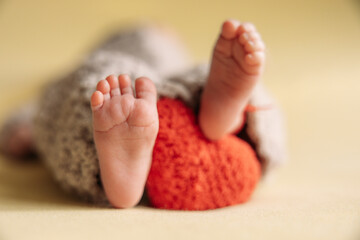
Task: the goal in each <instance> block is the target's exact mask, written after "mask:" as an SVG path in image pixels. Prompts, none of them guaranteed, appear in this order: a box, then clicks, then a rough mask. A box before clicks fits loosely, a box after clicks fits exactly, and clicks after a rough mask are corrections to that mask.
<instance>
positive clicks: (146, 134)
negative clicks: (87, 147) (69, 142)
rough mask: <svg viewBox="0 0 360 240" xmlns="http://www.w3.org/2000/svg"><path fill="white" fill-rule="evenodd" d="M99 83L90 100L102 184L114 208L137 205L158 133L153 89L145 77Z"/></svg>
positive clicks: (122, 77) (120, 78) (113, 78)
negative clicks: (132, 84) (133, 81)
mask: <svg viewBox="0 0 360 240" xmlns="http://www.w3.org/2000/svg"><path fill="white" fill-rule="evenodd" d="M135 92H136V95H135V96H134V91H133V89H132V87H131V80H130V78H129V76H127V75H120V76H119V77H118V79H117V78H116V77H115V76H113V75H111V76H108V77H107V78H106V80H101V81H100V82H99V83H98V85H97V91H95V92H94V93H93V95H92V97H91V108H92V111H93V129H94V140H95V145H96V150H97V154H98V158H99V163H100V172H101V179H102V184H103V186H104V189H105V193H106V195H107V197H108V200H109V201H110V203H111V204H112V205H113V206H114V207H119V208H126V207H132V206H134V205H136V204H137V203H138V202H139V201H140V199H141V196H142V194H143V191H144V186H145V182H146V179H147V175H148V172H149V169H150V165H151V159H152V150H153V146H154V143H155V139H156V136H157V133H158V130H159V118H158V113H157V108H156V100H157V99H156V88H155V85H154V84H153V83H152V81H151V80H150V79H148V78H145V77H141V78H138V79H136V82H135Z"/></svg>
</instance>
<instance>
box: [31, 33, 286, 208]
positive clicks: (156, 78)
mask: <svg viewBox="0 0 360 240" xmlns="http://www.w3.org/2000/svg"><path fill="white" fill-rule="evenodd" d="M184 49H185V48H184V47H183V46H182V45H180V43H179V42H178V41H176V40H175V38H173V37H172V36H171V35H169V34H166V33H165V32H163V31H161V30H159V29H158V28H155V27H152V26H141V27H138V28H135V29H131V30H127V31H123V32H121V33H120V34H116V35H114V37H112V38H110V39H109V40H108V41H107V42H105V43H104V44H102V45H101V46H100V47H99V48H97V49H95V50H94V51H93V52H92V53H91V54H90V55H89V56H88V57H87V58H86V59H85V60H84V62H83V63H82V64H81V66H80V67H78V68H77V69H75V70H74V71H73V72H72V73H70V74H69V75H67V76H65V77H63V78H61V79H58V80H57V81H54V82H52V83H50V84H49V85H48V86H46V88H45V89H44V91H43V95H42V97H41V98H40V100H39V102H38V106H37V109H38V110H37V112H36V113H35V117H34V132H35V139H36V147H37V150H38V152H39V153H40V154H41V156H42V158H43V159H44V162H45V163H46V165H47V166H48V168H49V169H50V170H51V171H52V173H53V175H54V177H55V179H56V180H57V181H58V182H59V184H60V185H61V186H62V187H63V188H64V189H65V190H66V191H68V192H72V193H76V194H77V195H79V196H80V197H82V198H83V199H86V200H89V201H92V202H95V203H99V204H100V203H105V204H107V203H108V202H107V199H106V196H105V193H104V190H103V188H102V184H101V179H100V170H99V163H98V159H97V155H96V150H95V145H94V140H93V132H92V131H93V130H92V114H91V108H90V103H89V99H90V96H91V94H92V93H93V91H94V90H95V88H96V84H97V82H98V81H99V80H101V79H104V78H105V77H106V76H108V75H110V74H124V73H125V74H129V75H130V77H131V78H132V79H133V80H134V79H135V78H136V77H140V76H147V77H149V78H150V79H151V80H153V82H154V83H155V85H156V87H157V91H158V95H159V97H161V96H165V97H168V98H175V99H180V100H181V101H183V102H184V103H185V104H186V105H187V106H189V107H191V108H192V109H193V110H194V111H195V112H196V110H197V109H198V106H199V100H200V95H201V92H202V88H203V86H204V84H205V81H206V78H207V73H208V71H207V69H208V66H207V65H199V66H194V67H190V68H189V65H190V63H189V57H188V55H187V54H186V52H185V50H184ZM184 69H187V70H184ZM250 104H251V105H253V106H255V107H257V106H259V107H261V106H269V105H271V108H270V109H265V110H261V109H260V110H258V111H249V112H247V117H246V119H247V122H246V124H245V128H244V129H243V132H244V133H245V135H246V139H245V140H247V141H249V143H250V145H251V146H253V148H254V150H255V152H256V154H257V157H258V159H259V160H260V163H261V166H262V173H263V174H264V173H266V172H268V171H270V170H271V169H272V168H273V167H274V166H277V165H278V164H279V163H281V162H282V161H283V160H284V159H285V146H284V131H283V123H282V116H281V112H280V110H279V109H278V107H277V105H276V103H275V102H274V100H273V99H272V98H271V97H270V96H269V95H268V93H267V92H266V91H265V89H264V88H263V86H262V85H261V83H259V84H258V86H257V87H256V89H255V91H254V93H253V95H252V97H251V99H250Z"/></svg>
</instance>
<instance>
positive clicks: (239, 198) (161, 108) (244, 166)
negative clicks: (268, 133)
mask: <svg viewBox="0 0 360 240" xmlns="http://www.w3.org/2000/svg"><path fill="white" fill-rule="evenodd" d="M158 112H159V120H160V130H159V134H158V137H157V139H156V143H155V147H154V151H153V161H152V166H151V170H150V173H149V176H148V180H147V185H146V186H147V193H148V197H149V200H150V202H151V204H152V205H153V206H154V207H157V208H165V209H176V210H179V209H181V210H208V209H215V208H221V207H226V206H231V205H235V204H239V203H242V202H245V201H247V200H248V199H249V198H250V196H251V194H252V192H253V191H254V188H255V186H256V183H257V182H258V180H259V179H260V176H261V167H260V163H259V161H258V160H257V158H256V154H255V152H254V150H253V149H252V148H251V147H250V146H249V144H247V143H246V142H245V141H243V140H241V139H239V138H237V137H235V136H232V135H228V136H226V137H224V138H223V139H221V140H219V141H216V142H210V141H208V140H207V139H206V138H205V137H204V136H203V134H202V133H201V130H200V128H199V126H198V125H197V123H196V120H195V119H196V118H195V115H194V113H193V111H192V110H191V109H189V108H188V107H186V106H185V105H184V104H183V103H182V102H181V101H179V100H173V99H169V98H163V99H161V100H159V101H158Z"/></svg>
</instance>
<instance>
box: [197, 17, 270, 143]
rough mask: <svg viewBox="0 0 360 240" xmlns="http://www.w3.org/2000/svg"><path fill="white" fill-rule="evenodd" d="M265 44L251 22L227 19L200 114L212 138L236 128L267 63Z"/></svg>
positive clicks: (214, 138) (213, 61) (216, 47)
mask: <svg viewBox="0 0 360 240" xmlns="http://www.w3.org/2000/svg"><path fill="white" fill-rule="evenodd" d="M264 50H265V45H264V43H263V41H262V40H261V38H260V35H259V33H258V32H257V31H256V29H255V27H254V25H252V24H251V23H242V24H240V22H238V21H235V20H228V21H225V22H224V24H223V26H222V30H221V34H220V36H219V39H218V40H217V43H216V45H215V48H214V52H213V57H212V63H211V68H210V73H209V77H208V81H207V84H206V86H205V89H204V92H203V95H202V102H201V108H200V113H199V123H200V127H201V129H202V131H203V133H204V134H205V136H206V137H208V138H209V139H211V140H216V139H219V138H220V137H222V136H223V135H224V134H226V133H229V132H231V131H234V130H236V129H237V128H239V126H241V123H242V112H243V110H244V108H245V106H246V104H247V102H248V100H249V98H250V95H251V92H252V90H253V88H254V86H255V85H256V83H257V82H258V79H259V77H260V75H261V73H262V70H263V66H264V62H265V52H264Z"/></svg>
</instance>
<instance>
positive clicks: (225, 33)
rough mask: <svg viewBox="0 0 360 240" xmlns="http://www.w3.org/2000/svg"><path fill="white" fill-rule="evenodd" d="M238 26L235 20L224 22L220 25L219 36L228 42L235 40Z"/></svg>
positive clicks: (238, 23)
mask: <svg viewBox="0 0 360 240" xmlns="http://www.w3.org/2000/svg"><path fill="white" fill-rule="evenodd" d="M239 26H240V22H239V21H237V20H232V19H230V20H226V21H225V22H224V23H223V25H222V29H221V36H222V37H223V38H225V39H228V40H230V39H233V38H235V37H236V34H237V28H238V27H239Z"/></svg>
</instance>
